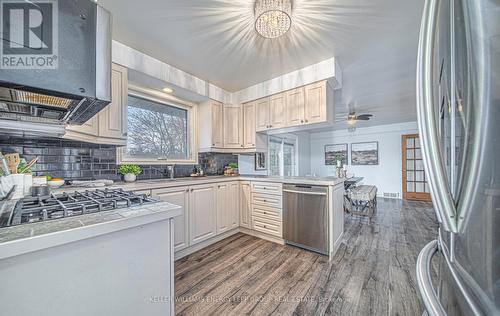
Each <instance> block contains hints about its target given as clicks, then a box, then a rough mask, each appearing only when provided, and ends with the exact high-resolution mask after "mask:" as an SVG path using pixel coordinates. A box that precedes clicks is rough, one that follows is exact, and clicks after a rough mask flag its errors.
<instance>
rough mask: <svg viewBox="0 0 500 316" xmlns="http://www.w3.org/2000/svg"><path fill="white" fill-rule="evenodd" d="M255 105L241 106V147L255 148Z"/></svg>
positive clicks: (252, 103)
mask: <svg viewBox="0 0 500 316" xmlns="http://www.w3.org/2000/svg"><path fill="white" fill-rule="evenodd" d="M255 104H256V102H250V103H246V104H243V147H245V148H255V128H256V122H255Z"/></svg>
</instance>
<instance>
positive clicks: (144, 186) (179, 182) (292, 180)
mask: <svg viewBox="0 0 500 316" xmlns="http://www.w3.org/2000/svg"><path fill="white" fill-rule="evenodd" d="M345 180H346V179H341V178H335V177H323V178H318V177H279V176H258V175H240V176H207V177H198V178H197V177H185V178H175V179H173V180H170V179H157V180H138V181H136V182H132V183H126V182H117V183H115V184H113V185H112V186H109V187H108V188H122V189H124V190H126V191H139V190H151V189H162V188H171V187H179V186H190V185H198V184H209V183H218V182H226V181H262V182H275V183H287V184H308V185H322V186H336V185H339V184H343V183H344V181H345ZM92 189H93V188H84V187H71V186H63V187H61V188H59V189H56V190H52V192H53V193H56V194H57V193H62V192H70V191H72V190H76V191H80V190H92Z"/></svg>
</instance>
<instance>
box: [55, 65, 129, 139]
mask: <svg viewBox="0 0 500 316" xmlns="http://www.w3.org/2000/svg"><path fill="white" fill-rule="evenodd" d="M127 98H128V73H127V68H125V67H123V66H120V65H117V64H113V66H112V71H111V103H110V104H108V105H107V106H106V107H105V108H104V109H102V110H101V111H100V112H99V113H97V114H96V115H95V116H94V117H92V118H91V119H90V120H88V121H87V122H85V123H84V124H83V125H69V126H67V127H66V133H65V135H64V138H67V139H72V140H79V141H86V142H91V143H97V144H109V145H118V146H123V145H126V144H127Z"/></svg>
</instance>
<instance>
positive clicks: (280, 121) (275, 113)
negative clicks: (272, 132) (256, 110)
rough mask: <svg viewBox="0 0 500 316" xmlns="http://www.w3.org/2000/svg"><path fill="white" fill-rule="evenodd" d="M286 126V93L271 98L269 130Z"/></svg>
mask: <svg viewBox="0 0 500 316" xmlns="http://www.w3.org/2000/svg"><path fill="white" fill-rule="evenodd" d="M285 126H286V93H280V94H276V95H273V96H271V97H270V98H269V128H282V127H285Z"/></svg>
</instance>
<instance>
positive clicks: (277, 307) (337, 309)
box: [175, 199, 438, 316]
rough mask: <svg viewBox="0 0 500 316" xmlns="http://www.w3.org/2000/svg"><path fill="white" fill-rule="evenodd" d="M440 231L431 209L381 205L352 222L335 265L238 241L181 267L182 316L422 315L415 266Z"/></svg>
mask: <svg viewBox="0 0 500 316" xmlns="http://www.w3.org/2000/svg"><path fill="white" fill-rule="evenodd" d="M437 227H438V226H437V222H436V220H435V214H434V211H433V209H432V204H431V203H425V202H408V201H401V200H391V199H380V200H379V204H378V210H377V212H376V214H375V215H374V216H373V217H372V218H371V219H369V218H364V217H356V216H350V215H347V216H346V217H345V233H344V236H343V239H342V243H341V245H340V247H339V250H338V251H337V253H336V255H335V257H334V258H333V259H332V260H331V261H328V259H327V257H325V256H321V255H319V254H316V253H312V252H308V251H305V250H302V249H299V248H295V247H291V246H283V245H278V244H274V243H271V242H268V241H264V240H261V239H258V238H255V237H252V236H248V235H245V234H237V235H234V236H231V237H229V238H227V239H224V240H222V241H221V242H219V243H217V244H214V245H211V246H209V247H207V248H204V249H202V250H200V251H198V252H196V253H194V254H192V255H190V256H188V257H186V258H183V259H181V260H178V261H177V262H176V266H175V269H176V286H175V287H176V296H177V299H178V302H177V303H176V313H177V314H178V315H349V316H352V315H420V314H421V313H422V303H421V301H420V298H419V294H418V289H417V285H416V278H415V262H416V259H417V256H418V253H419V251H420V250H421V249H422V247H423V246H424V245H425V244H426V243H427V242H428V241H430V240H432V239H434V238H436V232H437Z"/></svg>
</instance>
